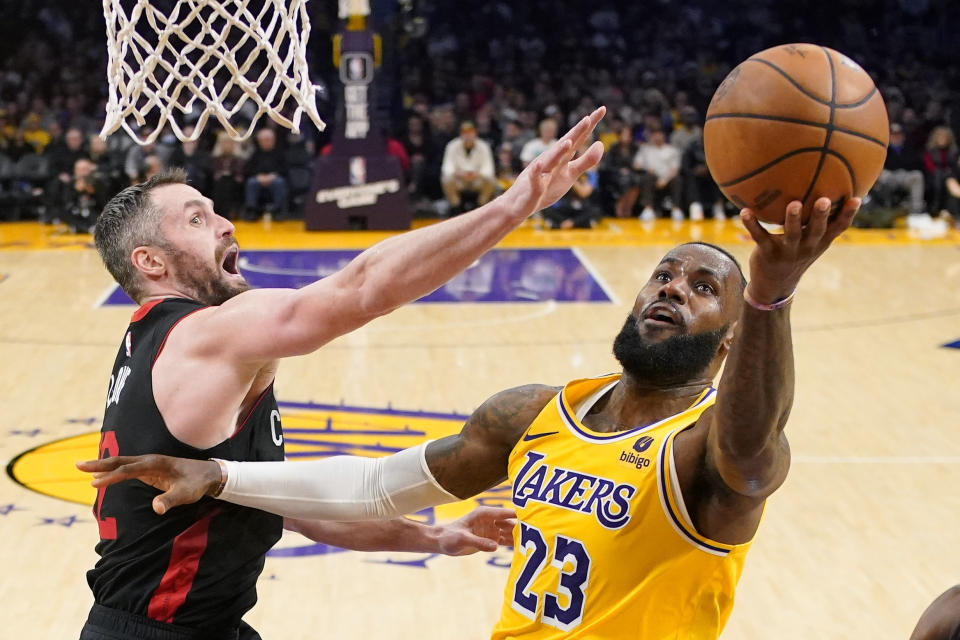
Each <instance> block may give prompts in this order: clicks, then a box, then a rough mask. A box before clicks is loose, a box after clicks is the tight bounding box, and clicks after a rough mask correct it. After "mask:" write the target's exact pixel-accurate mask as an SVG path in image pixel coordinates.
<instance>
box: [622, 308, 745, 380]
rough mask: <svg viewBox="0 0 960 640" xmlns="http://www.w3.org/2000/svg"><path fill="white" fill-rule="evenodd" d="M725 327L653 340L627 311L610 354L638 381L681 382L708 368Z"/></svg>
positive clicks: (718, 346) (693, 377)
mask: <svg viewBox="0 0 960 640" xmlns="http://www.w3.org/2000/svg"><path fill="white" fill-rule="evenodd" d="M727 328H728V327H722V328H720V329H717V330H715V331H705V332H703V333H687V334H680V335H673V336H670V337H668V338H666V339H664V340H658V341H656V342H654V341H651V340H648V339H646V338H644V337H643V336H641V335H640V330H639V329H638V328H637V319H636V318H635V317H634V316H632V315H630V316H627V321H626V322H625V323H624V324H623V328H622V329H621V330H620V333H619V334H617V337H616V339H615V340H614V341H613V355H614V356H616V358H617V360H618V361H619V362H620V364H621V365H622V366H623V370H624V371H625V372H627V373H628V374H629V375H630V376H631V377H633V378H635V379H636V380H638V381H641V382H646V383H648V384H652V385H654V386H668V385H676V384H681V383H684V382H688V381H690V380H693V379H695V378H696V377H697V376H699V375H701V374H703V373H704V371H706V370H707V367H709V366H710V363H711V362H713V359H714V358H715V357H716V356H717V351H718V349H719V348H720V342H721V341H722V340H723V336H724V335H725V334H726V332H727Z"/></svg>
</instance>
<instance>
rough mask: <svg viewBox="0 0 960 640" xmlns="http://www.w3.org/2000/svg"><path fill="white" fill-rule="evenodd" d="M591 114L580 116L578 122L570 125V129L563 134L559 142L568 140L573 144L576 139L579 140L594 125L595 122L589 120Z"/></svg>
mask: <svg viewBox="0 0 960 640" xmlns="http://www.w3.org/2000/svg"><path fill="white" fill-rule="evenodd" d="M592 116H593V114H590V115H589V116H584V117H582V118H580V122H578V123H577V124H575V125H573V126H572V127H570V130H569V131H567V132H566V133H565V134H563V137H561V138H560V142H564V141H568V142H570V143H571V144H574V143H575V142H576V141H577V140H580V139H581V137H583V135H584V134H585V133H587V132H589V131H590V130H591V129H593V127H594V126H595V123H592V122H591V119H592Z"/></svg>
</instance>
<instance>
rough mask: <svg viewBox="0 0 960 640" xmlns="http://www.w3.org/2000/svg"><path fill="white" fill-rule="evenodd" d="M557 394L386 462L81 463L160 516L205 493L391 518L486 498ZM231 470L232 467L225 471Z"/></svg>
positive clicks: (481, 419)
mask: <svg viewBox="0 0 960 640" xmlns="http://www.w3.org/2000/svg"><path fill="white" fill-rule="evenodd" d="M556 393H557V389H555V388H553V387H546V386H542V385H528V386H524V387H516V388H514V389H510V390H508V391H503V392H501V393H498V394H497V395H495V396H493V397H491V398H490V399H489V400H487V401H486V402H484V403H483V405H482V406H481V407H480V408H479V409H477V410H476V411H475V412H474V413H473V414H472V415H471V416H470V417H469V418H468V419H467V422H466V424H465V425H464V427H463V429H462V430H461V432H460V433H459V434H457V435H453V436H448V437H446V438H442V439H440V440H437V441H435V442H431V443H429V444H422V445H419V446H417V447H412V448H410V449H404V450H403V451H400V452H398V453H395V454H393V455H391V456H387V457H384V458H361V457H356V456H336V457H333V458H325V459H323V460H315V461H314V460H312V461H309V462H296V463H289V462H234V461H220V462H216V461H212V460H190V459H187V458H174V457H171V456H163V455H157V454H150V455H143V456H114V457H111V458H103V459H101V460H89V461H87V462H80V463H77V468H79V469H80V470H81V471H86V472H88V473H93V474H94V480H93V482H92V483H91V484H93V486H95V487H98V488H99V487H106V486H109V485H111V484H116V483H117V482H123V481H126V480H133V479H137V480H140V481H142V482H145V483H147V484H149V485H151V486H152V487H155V488H157V489H159V490H161V491H162V492H163V493H161V494H160V495H158V496H157V497H155V498H154V499H153V509H154V511H156V512H157V513H159V514H163V513H166V511H168V510H169V509H172V508H174V507H176V506H179V505H182V504H189V503H192V502H196V501H198V500H200V499H201V498H203V497H204V496H213V497H218V498H220V499H222V500H226V501H227V502H233V503H235V504H241V505H244V506H248V507H254V508H256V509H262V510H264V511H269V512H271V513H276V514H279V515H282V516H284V517H287V518H297V519H308V520H313V519H316V520H342V521H350V522H353V521H358V520H386V519H390V518H395V517H397V516H400V515H403V514H406V513H415V512H417V511H419V510H420V509H425V508H427V507H432V506H435V505H438V504H444V503H447V502H455V501H457V500H459V499H463V498H467V497H470V496H473V495H476V494H478V493H480V492H482V491H485V490H487V489H489V488H490V487H492V486H495V485H496V484H498V483H500V482H502V481H503V479H504V478H506V476H507V460H508V458H509V455H510V451H511V450H512V449H513V447H514V445H515V444H516V443H517V441H518V440H519V439H520V437H521V436H522V435H523V432H524V431H525V430H526V428H527V427H528V426H529V425H530V423H531V422H532V421H533V419H534V418H536V416H537V415H538V414H539V413H540V411H541V410H542V409H543V407H544V406H545V405H546V404H547V402H549V401H550V398H552V397H553V396H554V395H556ZM221 465H222V466H221Z"/></svg>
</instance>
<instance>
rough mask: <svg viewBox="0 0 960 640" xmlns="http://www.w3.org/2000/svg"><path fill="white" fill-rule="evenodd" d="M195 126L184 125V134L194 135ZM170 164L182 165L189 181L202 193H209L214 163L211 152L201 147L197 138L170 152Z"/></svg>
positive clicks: (172, 165)
mask: <svg viewBox="0 0 960 640" xmlns="http://www.w3.org/2000/svg"><path fill="white" fill-rule="evenodd" d="M193 132H194V128H193V127H184V128H183V133H184V136H185V137H187V138H189V137H190V136H191V135H193ZM168 164H169V165H170V166H171V167H181V168H182V169H183V170H184V171H186V172H187V181H188V182H189V183H190V185H191V186H192V187H194V188H195V189H196V190H197V191H199V192H200V193H207V192H208V191H209V189H210V183H211V170H212V166H211V165H212V163H211V160H210V154H208V153H207V152H206V151H204V150H203V149H201V148H200V145H199V143H198V142H197V141H196V140H186V141H184V142H181V143H180V145H179V146H177V147H175V148H174V150H173V151H172V152H171V153H170V159H169V160H168Z"/></svg>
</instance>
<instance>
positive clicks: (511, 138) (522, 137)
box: [500, 118, 533, 166]
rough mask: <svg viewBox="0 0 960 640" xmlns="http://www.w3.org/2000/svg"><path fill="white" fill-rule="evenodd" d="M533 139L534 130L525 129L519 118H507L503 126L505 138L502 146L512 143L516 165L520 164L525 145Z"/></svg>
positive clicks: (511, 150)
mask: <svg viewBox="0 0 960 640" xmlns="http://www.w3.org/2000/svg"><path fill="white" fill-rule="evenodd" d="M532 139H533V132H531V131H529V130H527V129H524V128H523V125H522V124H521V123H520V121H519V120H516V119H513V118H511V119H510V120H507V124H506V126H505V127H504V128H503V140H502V141H501V143H500V144H501V146H502V145H504V144H509V145H510V153H511V154H513V164H514V166H517V165H518V164H520V152H521V151H522V150H523V147H524V145H526V144H527V143H528V142H530V141H531V140H532Z"/></svg>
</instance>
